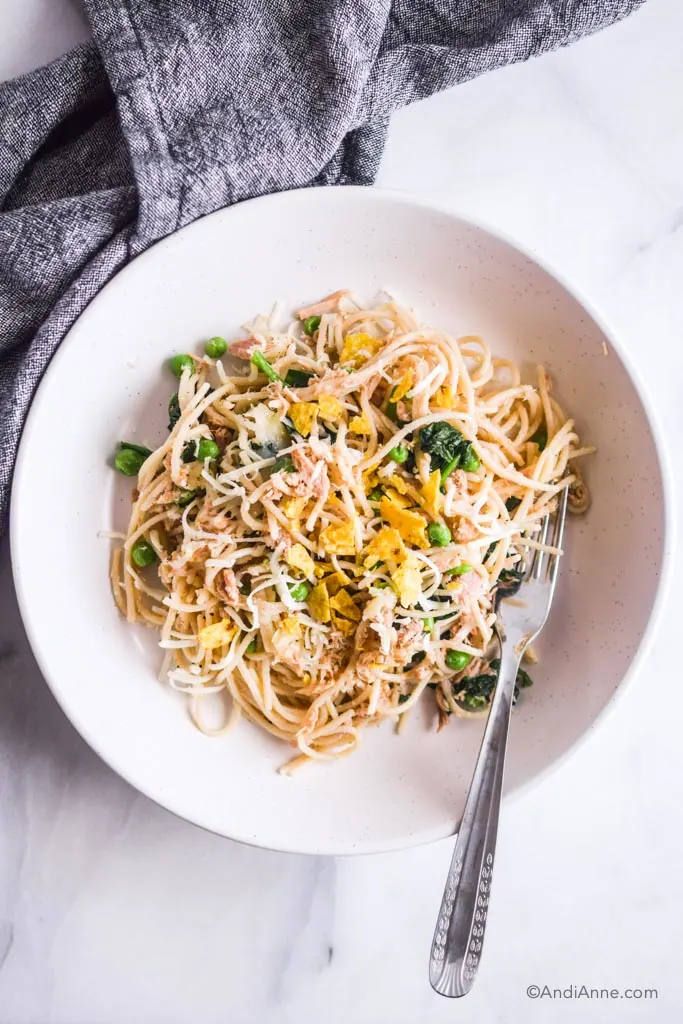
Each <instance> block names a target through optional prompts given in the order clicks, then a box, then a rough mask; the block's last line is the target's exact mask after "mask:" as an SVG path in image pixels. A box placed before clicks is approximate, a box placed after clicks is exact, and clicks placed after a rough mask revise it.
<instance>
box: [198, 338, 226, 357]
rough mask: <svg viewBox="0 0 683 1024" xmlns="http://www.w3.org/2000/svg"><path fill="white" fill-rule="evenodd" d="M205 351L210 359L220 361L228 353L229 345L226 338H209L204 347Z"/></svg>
mask: <svg viewBox="0 0 683 1024" xmlns="http://www.w3.org/2000/svg"><path fill="white" fill-rule="evenodd" d="M204 351H205V352H206V354H207V356H208V357H209V359H220V357H221V356H224V355H225V353H226V352H227V351H228V343H227V341H226V340H225V338H209V340H208V341H207V342H206V344H205V345H204Z"/></svg>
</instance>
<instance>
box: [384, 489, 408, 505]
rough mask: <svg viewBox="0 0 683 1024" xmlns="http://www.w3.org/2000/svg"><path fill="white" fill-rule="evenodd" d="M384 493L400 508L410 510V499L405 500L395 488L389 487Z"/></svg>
mask: <svg viewBox="0 0 683 1024" xmlns="http://www.w3.org/2000/svg"><path fill="white" fill-rule="evenodd" d="M384 493H385V494H386V496H387V498H388V499H389V501H392V502H393V503H394V505H396V506H397V507H398V508H410V505H411V501H410V498H404V496H403V495H402V494H399V493H398V491H395V490H394V488H393V487H387V488H386V490H385V492H384Z"/></svg>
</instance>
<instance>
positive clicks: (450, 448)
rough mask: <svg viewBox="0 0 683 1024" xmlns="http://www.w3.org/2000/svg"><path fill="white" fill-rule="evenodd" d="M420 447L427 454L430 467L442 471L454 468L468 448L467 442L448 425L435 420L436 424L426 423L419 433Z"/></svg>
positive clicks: (458, 432)
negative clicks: (430, 463) (429, 457)
mask: <svg viewBox="0 0 683 1024" xmlns="http://www.w3.org/2000/svg"><path fill="white" fill-rule="evenodd" d="M420 447H421V448H422V451H423V452H429V454H430V456H431V461H432V467H434V468H436V469H444V468H445V467H446V466H449V467H450V468H451V472H452V471H453V469H455V468H456V466H457V462H456V461H455V460H457V461H458V462H459V461H460V459H461V458H463V457H464V456H465V454H466V452H467V450H468V448H469V441H467V440H466V439H465V438H464V437H463V435H462V434H461V433H460V431H459V430H457V428H456V427H452V426H451V424H450V423H445V422H444V421H443V420H437V422H436V423H428V424H427V426H426V427H423V428H422V430H421V431H420Z"/></svg>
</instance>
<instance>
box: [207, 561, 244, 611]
mask: <svg viewBox="0 0 683 1024" xmlns="http://www.w3.org/2000/svg"><path fill="white" fill-rule="evenodd" d="M213 586H214V590H215V591H216V593H217V594H218V596H219V597H220V598H222V600H223V601H225V602H226V604H229V605H232V606H236V605H238V604H239V602H240V592H239V588H238V586H237V580H236V578H235V574H234V572H233V571H232V569H222V570H221V571H220V572H219V573H218V575H217V576H216V579H215V580H214V584H213Z"/></svg>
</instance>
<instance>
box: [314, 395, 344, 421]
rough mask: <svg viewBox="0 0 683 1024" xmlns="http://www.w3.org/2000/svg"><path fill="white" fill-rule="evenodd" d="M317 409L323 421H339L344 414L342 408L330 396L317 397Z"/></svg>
mask: <svg viewBox="0 0 683 1024" xmlns="http://www.w3.org/2000/svg"><path fill="white" fill-rule="evenodd" d="M318 408H319V409H320V415H321V416H322V418H323V419H324V420H339V419H341V417H342V416H343V414H344V406H343V405H342V404H341V402H340V401H339V399H338V398H334V397H333V396H332V395H318Z"/></svg>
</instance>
